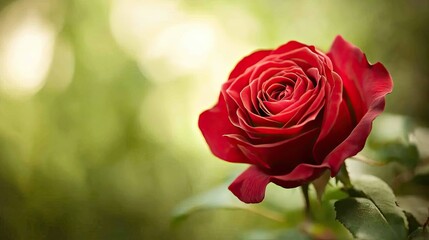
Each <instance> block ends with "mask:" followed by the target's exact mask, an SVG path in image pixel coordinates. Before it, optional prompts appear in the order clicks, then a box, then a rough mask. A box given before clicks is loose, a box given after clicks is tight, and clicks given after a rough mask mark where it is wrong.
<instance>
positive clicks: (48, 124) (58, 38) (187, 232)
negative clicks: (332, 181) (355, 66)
mask: <svg viewBox="0 0 429 240" xmlns="http://www.w3.org/2000/svg"><path fill="white" fill-rule="evenodd" d="M428 23H429V1H426V0H409V1H391V0H384V1H377V2H375V1H340V0H336V1H322V0H319V1H282V0H268V1H267V0H256V1H247V0H239V1H227V0H216V1H197V0H181V1H173V0H111V1H107V0H91V1H88V0H61V1H59V0H18V1H10V0H1V1H0V239H237V238H238V237H239V236H240V234H241V233H242V232H244V231H245V230H248V229H252V228H254V226H258V227H263V226H265V225H270V224H272V222H270V220H266V219H261V218H260V217H259V216H258V215H256V214H254V213H250V212H245V211H227V210H219V211H206V212H201V213H198V214H195V215H193V216H191V217H190V218H187V219H186V220H184V221H183V222H181V223H180V224H177V225H176V224H175V225H172V224H171V222H170V215H171V211H172V210H173V208H174V207H175V206H176V205H177V204H178V202H180V201H181V200H183V199H186V198H188V197H189V196H192V195H194V194H196V193H200V192H202V191H204V190H206V189H208V188H211V187H213V186H215V185H217V184H218V183H220V182H221V181H223V180H224V179H225V178H227V177H228V176H229V175H230V174H231V172H232V171H235V170H240V169H243V167H245V166H237V165H234V164H228V163H226V162H223V161H221V160H218V159H216V158H215V157H213V156H212V155H211V154H210V152H209V150H208V147H207V146H206V144H205V142H204V140H203V138H202V136H201V135H200V133H199V130H198V127H197V119H198V115H199V113H200V112H201V111H203V110H204V109H206V108H208V107H211V106H212V105H213V104H214V103H215V101H216V100H217V96H218V94H219V89H220V86H221V84H222V83H223V82H224V81H225V80H226V77H227V75H228V74H229V71H230V70H231V69H232V67H233V66H234V64H235V63H236V62H237V61H238V60H239V59H240V58H241V57H243V56H245V55H247V54H248V53H250V52H252V51H254V50H255V49H259V48H274V47H276V46H278V45H280V44H282V43H285V42H287V41H289V40H298V41H302V42H304V43H308V44H314V45H316V46H318V47H319V48H320V49H322V50H324V51H326V50H328V49H329V47H330V44H331V42H332V40H333V39H334V37H335V36H336V35H337V34H341V35H343V36H344V37H345V38H346V39H347V40H349V41H350V42H352V43H354V44H355V45H357V46H359V47H360V48H361V49H362V50H363V51H364V52H365V53H366V54H367V56H368V59H369V60H370V61H372V62H376V61H381V62H383V64H384V65H385V66H386V67H387V69H388V70H389V71H390V73H391V75H392V77H393V79H394V83H395V89H394V92H393V93H392V94H391V95H389V96H388V98H387V111H388V112H391V113H398V114H405V115H409V116H412V117H414V118H416V119H418V120H419V121H421V122H422V123H424V124H427V123H429V107H428V101H429V94H428V93H429V77H428V76H429V44H428V43H429V28H428ZM285 202H286V200H285Z"/></svg>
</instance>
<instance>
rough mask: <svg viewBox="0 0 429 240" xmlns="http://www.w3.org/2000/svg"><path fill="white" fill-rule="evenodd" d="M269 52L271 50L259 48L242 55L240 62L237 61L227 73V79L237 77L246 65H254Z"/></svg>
mask: <svg viewBox="0 0 429 240" xmlns="http://www.w3.org/2000/svg"><path fill="white" fill-rule="evenodd" d="M270 53H271V50H259V51H256V52H254V53H251V54H250V55H248V56H246V57H244V58H243V59H242V60H241V61H240V62H238V63H237V65H236V66H235V68H234V69H233V70H232V72H231V73H230V74H229V78H228V79H233V78H236V77H238V76H239V75H240V74H242V73H244V72H245V71H246V69H247V68H248V67H250V66H253V65H255V64H256V63H257V62H259V61H260V60H261V59H263V58H264V57H266V56H268V55H270Z"/></svg>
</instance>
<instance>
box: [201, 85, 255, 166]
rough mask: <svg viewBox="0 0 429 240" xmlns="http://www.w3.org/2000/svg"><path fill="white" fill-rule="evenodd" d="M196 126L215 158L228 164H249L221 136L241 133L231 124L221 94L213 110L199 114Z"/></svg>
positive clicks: (240, 153) (234, 147)
mask: <svg viewBox="0 0 429 240" xmlns="http://www.w3.org/2000/svg"><path fill="white" fill-rule="evenodd" d="M198 126H199V128H200V130H201V132H202V133H203V136H204V138H205V139H206V142H207V144H208V145H209V148H210V150H211V151H212V153H213V154H214V155H215V156H217V157H219V158H221V159H223V160H225V161H229V162H238V163H249V162H248V161H247V158H246V157H245V156H244V155H243V153H242V152H241V151H240V150H239V149H238V148H237V147H236V146H235V145H233V144H231V142H230V141H229V140H228V138H226V137H224V136H223V135H225V134H242V132H241V131H240V130H239V129H238V128H236V127H235V126H233V125H232V124H231V122H230V120H229V118H228V113H227V110H226V106H225V101H224V99H223V96H222V94H221V95H220V96H219V101H218V103H217V104H216V105H215V106H214V107H213V108H211V109H209V110H207V111H204V112H203V113H201V115H200V117H199V120H198Z"/></svg>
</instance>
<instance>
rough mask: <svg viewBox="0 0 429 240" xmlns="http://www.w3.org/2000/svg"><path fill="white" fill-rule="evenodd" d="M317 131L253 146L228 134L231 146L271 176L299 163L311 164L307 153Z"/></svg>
mask: <svg viewBox="0 0 429 240" xmlns="http://www.w3.org/2000/svg"><path fill="white" fill-rule="evenodd" d="M318 132H319V130H318V129H311V130H309V131H307V132H302V133H300V134H299V135H297V136H295V137H293V138H289V139H285V140H282V141H277V142H272V143H264V144H253V143H252V142H249V141H248V139H246V138H244V137H243V136H241V135H239V134H228V135H225V136H226V137H228V138H229V139H230V141H231V143H232V144H234V145H237V146H238V147H239V148H240V150H241V151H242V152H243V154H244V155H245V156H246V157H247V158H248V159H249V160H250V161H249V162H253V163H254V164H256V165H258V166H259V167H261V168H263V169H265V170H267V171H269V172H270V173H272V174H279V173H282V174H283V173H287V172H290V171H292V170H293V169H294V168H295V167H296V166H297V165H299V164H300V163H312V162H313V160H312V159H313V158H312V153H311V151H307V149H308V146H312V145H313V144H314V141H315V139H316V136H317V134H318Z"/></svg>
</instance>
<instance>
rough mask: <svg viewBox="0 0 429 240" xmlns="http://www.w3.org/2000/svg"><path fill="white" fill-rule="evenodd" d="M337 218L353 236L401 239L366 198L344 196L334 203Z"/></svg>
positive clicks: (371, 239)
mask: <svg viewBox="0 0 429 240" xmlns="http://www.w3.org/2000/svg"><path fill="white" fill-rule="evenodd" d="M335 211H336V212H337V220H338V221H340V222H341V223H342V224H343V225H344V226H345V227H346V228H347V229H348V230H349V231H350V232H351V233H352V234H353V236H354V237H355V238H358V239H365V240H380V239H386V240H387V239H389V240H403V239H405V238H403V237H399V236H398V235H396V233H395V230H394V229H393V228H392V226H390V225H389V222H388V221H387V220H386V218H385V217H384V216H383V214H382V213H381V211H380V210H379V209H378V208H377V206H376V205H375V204H374V203H373V202H372V201H371V200H369V199H367V198H346V199H342V200H340V201H337V202H336V203H335Z"/></svg>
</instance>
